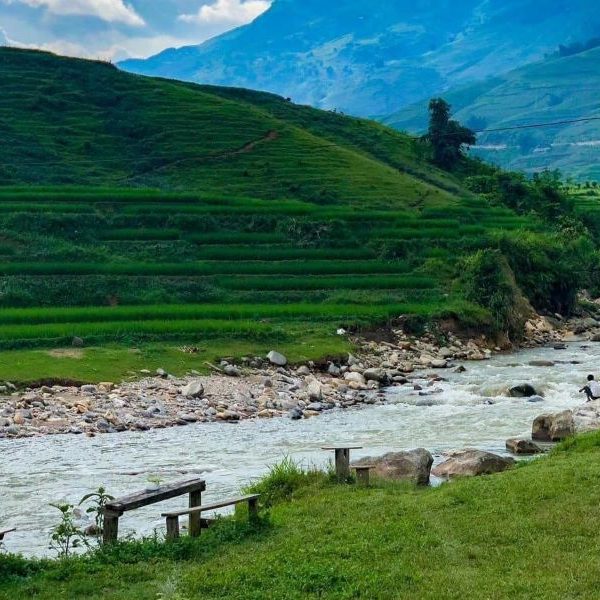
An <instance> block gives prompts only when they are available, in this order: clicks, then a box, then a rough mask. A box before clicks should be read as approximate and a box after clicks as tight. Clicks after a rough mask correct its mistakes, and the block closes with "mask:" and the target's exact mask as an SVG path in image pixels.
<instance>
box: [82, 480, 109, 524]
mask: <svg viewBox="0 0 600 600" xmlns="http://www.w3.org/2000/svg"><path fill="white" fill-rule="evenodd" d="M114 499H115V498H114V496H111V495H110V494H107V493H106V489H105V488H104V487H102V486H101V487H99V488H98V489H97V490H96V491H95V492H91V493H90V494H86V495H85V496H83V498H82V499H81V500H80V501H79V506H81V505H82V504H85V503H91V506H88V507H87V509H86V511H85V512H86V513H87V514H91V515H94V522H95V525H96V531H97V532H98V534H100V533H101V532H102V530H103V529H104V507H105V506H106V505H107V504H108V503H109V502H111V500H114Z"/></svg>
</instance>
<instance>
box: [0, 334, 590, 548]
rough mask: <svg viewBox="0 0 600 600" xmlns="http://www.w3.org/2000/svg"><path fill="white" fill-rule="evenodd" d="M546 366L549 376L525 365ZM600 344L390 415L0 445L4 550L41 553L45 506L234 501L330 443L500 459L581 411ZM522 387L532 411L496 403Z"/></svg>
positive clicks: (475, 379)
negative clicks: (195, 496) (172, 487)
mask: <svg viewBox="0 0 600 600" xmlns="http://www.w3.org/2000/svg"><path fill="white" fill-rule="evenodd" d="M539 360H551V361H556V364H555V365H554V366H553V367H534V366H530V365H529V363H530V362H531V361H539ZM573 361H577V362H578V363H579V364H572V362H573ZM599 361H600V344H596V345H590V346H589V347H587V348H585V349H582V346H581V344H579V343H577V344H571V345H569V348H568V349H567V350H563V351H556V350H553V349H549V348H544V349H535V350H527V351H523V352H519V353H517V354H511V355H502V356H495V357H494V358H492V360H490V361H485V362H477V363H466V364H465V366H466V369H467V370H466V372H465V373H460V374H459V373H455V372H453V371H445V372H441V374H442V375H443V376H444V377H446V378H447V379H448V381H446V382H441V383H439V384H436V386H435V387H436V388H440V389H441V390H442V391H441V393H439V394H436V395H434V396H431V397H429V398H427V399H426V400H427V401H428V403H429V401H431V403H433V405H432V406H423V405H421V404H422V403H423V401H424V399H423V397H421V396H419V395H418V393H417V392H414V391H413V390H412V388H409V387H407V386H405V387H402V388H394V389H392V390H390V391H389V392H388V395H389V399H390V401H391V403H390V404H387V405H385V406H368V407H364V408H361V409H356V410H348V411H331V412H329V413H326V414H324V415H323V416H321V417H318V418H313V419H308V420H304V421H299V422H296V421H291V420H288V419H274V420H256V421H244V422H241V423H239V424H237V425H230V424H224V423H205V424H196V425H190V426H188V427H185V428H172V429H163V430H155V431H149V432H143V433H132V432H126V433H120V434H111V435H102V436H97V437H95V438H87V437H83V436H48V437H40V438H29V439H16V440H8V439H4V440H0V468H1V479H0V529H2V528H5V527H9V526H10V527H16V528H17V532H16V533H14V534H11V535H10V536H7V539H6V540H5V546H6V549H7V550H9V551H11V552H22V553H24V554H26V555H38V556H39V555H44V554H48V553H49V551H48V549H47V546H48V531H49V528H50V527H51V525H52V524H54V523H56V522H57V515H58V512H57V511H56V509H54V508H52V507H50V506H49V503H50V502H57V501H64V500H68V501H69V502H72V503H76V502H77V501H78V500H79V499H80V498H81V497H82V496H83V495H84V494H86V493H88V492H90V491H93V490H95V489H96V488H98V486H100V485H103V486H105V487H106V488H107V489H108V490H109V491H110V492H111V493H112V494H114V495H117V496H118V495H122V494H125V493H131V492H133V491H139V490H141V489H144V487H145V486H146V483H147V482H146V478H147V476H148V475H149V474H155V473H158V474H159V475H160V477H161V478H162V480H163V481H164V482H169V481H175V480H178V479H186V478H191V477H195V476H198V475H199V474H201V475H202V476H203V477H204V478H205V479H206V485H207V491H206V493H205V494H204V496H203V498H206V501H211V500H216V499H219V498H223V497H227V495H229V494H235V493H237V492H238V491H239V489H240V487H241V486H242V485H244V484H245V483H247V482H249V481H251V480H252V479H253V478H256V477H258V476H260V475H261V474H263V473H265V471H266V470H267V468H268V466H269V465H270V464H273V463H274V462H277V461H279V460H281V459H282V458H283V457H285V456H291V457H293V458H294V459H297V460H301V461H305V462H306V463H311V464H316V465H324V464H326V463H327V461H328V460H329V459H330V456H329V454H328V453H327V452H324V451H322V450H321V449H320V448H321V446H323V445H330V444H333V443H338V442H349V443H351V445H359V446H363V449H362V450H358V451H354V452H353V455H352V458H359V457H362V456H368V455H378V454H382V453H384V452H386V451H390V450H401V449H410V448H415V447H424V448H427V449H428V450H430V451H431V452H432V453H433V454H434V455H435V456H436V457H437V458H438V460H439V457H440V455H441V453H443V452H444V451H445V450H449V449H457V448H464V447H476V448H481V449H486V450H491V451H495V452H501V453H503V452H504V442H505V440H506V439H507V438H509V437H514V436H521V435H523V436H526V435H528V434H529V433H530V430H531V423H532V421H533V419H534V418H535V417H536V416H537V415H538V414H540V413H542V412H545V411H557V410H563V409H565V408H572V407H574V406H577V405H579V404H581V403H582V402H583V398H582V396H581V395H579V394H578V393H577V391H578V388H579V387H581V385H583V382H584V380H585V376H586V375H587V374H588V373H590V372H592V373H593V372H596V367H597V366H598V365H599V364H600V362H599ZM525 382H529V383H532V384H534V385H535V386H536V388H538V389H539V390H540V391H541V392H542V393H543V394H544V396H545V399H544V402H543V403H530V402H528V401H527V400H525V399H517V398H507V397H506V396H504V395H502V394H503V391H504V390H505V389H506V388H507V386H509V385H513V384H518V383H525ZM185 502H186V500H185V499H184V498H179V499H174V500H172V501H170V502H166V503H164V504H161V505H155V506H153V507H149V508H147V509H144V510H139V511H134V512H132V513H126V515H125V516H124V517H123V518H122V519H121V532H122V533H125V532H127V531H131V532H133V531H135V532H136V533H137V534H140V535H141V534H149V533H151V532H152V530H153V529H154V528H156V527H162V519H161V518H160V513H161V512H162V511H163V510H165V509H167V508H169V507H173V508H176V507H182V506H184V505H185Z"/></svg>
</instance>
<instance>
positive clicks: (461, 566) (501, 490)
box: [0, 434, 600, 600]
mask: <svg viewBox="0 0 600 600" xmlns="http://www.w3.org/2000/svg"><path fill="white" fill-rule="evenodd" d="M598 482H600V435H599V434H594V435H591V436H585V437H582V438H578V439H577V440H575V441H574V442H571V443H570V444H569V445H568V446H563V447H560V448H558V449H557V450H555V451H553V452H552V453H551V454H550V455H549V456H548V457H544V458H542V459H539V460H535V461H532V462H530V463H528V464H525V465H521V466H520V467H519V468H517V469H511V470H509V471H506V472H504V473H501V474H497V475H493V476H487V477H480V478H468V479H460V480H456V481H454V482H453V483H452V484H451V485H446V486H441V487H439V488H423V489H417V488H414V487H412V486H409V485H407V484H402V483H393V482H380V481H377V482H375V483H374V485H373V486H372V487H371V488H368V489H361V488H357V487H355V486H334V485H331V484H330V483H328V482H326V481H323V480H319V479H315V478H313V480H312V485H309V486H308V487H302V488H300V489H297V490H296V492H295V493H294V495H293V500H294V501H293V502H282V503H279V504H276V505H275V506H273V507H272V508H271V509H270V517H269V520H268V521H266V522H264V523H263V525H262V526H261V527H260V528H258V529H251V528H248V526H247V525H246V524H244V523H243V522H241V521H240V522H237V521H235V520H234V521H223V522H222V523H221V524H219V525H218V526H217V527H215V528H214V529H212V530H209V531H207V532H206V533H203V535H202V537H201V538H199V539H195V540H191V539H187V538H183V539H182V540H181V541H180V542H179V543H177V544H174V545H164V544H162V543H160V542H153V541H147V542H134V543H124V544H122V545H120V546H118V547H117V548H116V549H115V550H114V551H113V552H110V551H109V552H106V553H104V554H101V555H96V556H92V557H89V558H83V559H76V560H73V561H71V562H67V563H59V562H47V563H37V562H30V561H22V560H16V559H13V560H11V559H7V558H2V557H0V568H1V569H2V571H1V572H2V577H0V598H2V599H7V600H8V599H10V600H13V599H15V598H30V597H36V598H39V599H40V600H54V599H55V598H57V597H65V598H69V599H70V600H77V599H78V598H81V599H83V598H85V599H86V600H94V599H98V600H99V599H102V600H109V599H113V598H114V599H117V598H118V599H119V600H130V599H131V600H132V599H134V598H148V599H150V598H156V597H164V598H183V599H185V600H195V599H197V598H198V599H199V598H202V599H203V600H211V599H213V598H214V599H215V600H216V599H221V598H228V599H230V600H249V599H251V598H258V597H264V595H265V593H267V592H266V590H268V596H269V598H271V599H272V600H278V599H282V600H283V599H285V600H294V599H298V600H300V599H302V600H304V599H305V598H311V597H319V598H327V599H329V598H331V599H332V600H333V599H337V598H350V597H360V598H372V599H381V600H384V599H386V600H387V599H389V598H397V597H410V598H415V599H429V598H448V599H452V598H456V599H458V598H483V597H485V598H533V597H536V598H547V599H549V600H554V599H556V600H562V599H563V598H573V597H577V598H583V599H587V598H589V599H592V598H595V597H596V596H597V581H598V576H599V575H600V568H599V566H598V560H597V556H598V554H599V553H600V541H599V540H598V535H597V531H598V528H599V527H600V515H599V514H598V511H597V510H595V506H596V504H597V498H598V494H599V493H600V484H599V483H598ZM367 519H368V527H366V526H365V522H366V520H367ZM507 557H508V558H509V560H508V559H507Z"/></svg>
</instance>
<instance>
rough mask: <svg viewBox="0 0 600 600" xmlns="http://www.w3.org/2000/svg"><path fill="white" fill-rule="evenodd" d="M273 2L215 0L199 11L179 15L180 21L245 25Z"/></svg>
mask: <svg viewBox="0 0 600 600" xmlns="http://www.w3.org/2000/svg"><path fill="white" fill-rule="evenodd" d="M269 6H271V2H270V1H268V0H215V1H214V3H213V4H205V5H204V6H201V7H200V9H199V10H198V12H196V13H193V14H186V15H179V17H178V18H179V20H180V21H185V22H186V23H198V24H202V25H207V24H209V25H232V26H236V25H244V24H245V23H249V22H250V21H253V20H254V19H256V17H258V16H259V15H261V14H262V13H264V12H265V11H266V10H267V9H268V8H269Z"/></svg>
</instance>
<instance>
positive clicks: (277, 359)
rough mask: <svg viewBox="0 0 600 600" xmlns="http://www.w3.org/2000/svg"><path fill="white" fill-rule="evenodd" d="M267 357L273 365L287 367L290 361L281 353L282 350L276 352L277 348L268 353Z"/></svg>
mask: <svg viewBox="0 0 600 600" xmlns="http://www.w3.org/2000/svg"><path fill="white" fill-rule="evenodd" d="M267 359H268V360H269V362H270V363H271V364H272V365H275V366H277V367H285V366H286V365H287V363H288V360H287V358H286V357H285V356H284V355H283V354H281V353H280V352H276V351H275V350H271V352H269V354H267Z"/></svg>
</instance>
